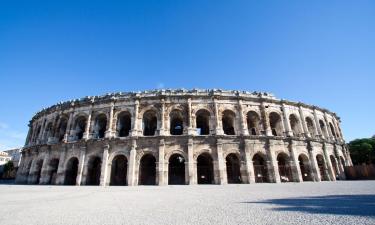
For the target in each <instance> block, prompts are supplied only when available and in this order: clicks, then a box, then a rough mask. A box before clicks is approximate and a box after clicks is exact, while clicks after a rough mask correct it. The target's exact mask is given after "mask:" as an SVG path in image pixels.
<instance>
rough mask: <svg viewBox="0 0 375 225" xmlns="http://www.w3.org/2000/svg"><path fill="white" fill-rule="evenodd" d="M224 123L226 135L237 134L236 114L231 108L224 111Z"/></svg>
mask: <svg viewBox="0 0 375 225" xmlns="http://www.w3.org/2000/svg"><path fill="white" fill-rule="evenodd" d="M221 121H222V125H223V131H224V134H225V135H236V131H235V123H236V114H235V112H233V111H232V110H230V109H226V110H224V111H223V113H222V118H221Z"/></svg>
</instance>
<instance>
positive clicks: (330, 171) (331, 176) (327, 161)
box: [323, 144, 336, 181]
mask: <svg viewBox="0 0 375 225" xmlns="http://www.w3.org/2000/svg"><path fill="white" fill-rule="evenodd" d="M323 152H324V161H325V164H326V167H327V168H324V169H326V170H328V175H329V180H330V181H336V176H335V172H334V171H333V166H332V163H331V158H330V157H329V155H328V152H327V146H326V144H323Z"/></svg>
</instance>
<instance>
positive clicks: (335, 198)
mask: <svg viewBox="0 0 375 225" xmlns="http://www.w3.org/2000/svg"><path fill="white" fill-rule="evenodd" d="M245 203H251V204H273V205H277V208H274V209H272V210H275V211H295V212H305V213H312V214H334V215H351V216H366V217H368V216H371V217H375V195H328V196H317V197H301V198H284V199H271V200H265V201H258V202H245Z"/></svg>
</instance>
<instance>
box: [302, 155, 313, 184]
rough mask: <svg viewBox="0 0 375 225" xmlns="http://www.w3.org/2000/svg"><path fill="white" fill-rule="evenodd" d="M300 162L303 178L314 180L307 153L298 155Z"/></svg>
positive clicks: (304, 179)
mask: <svg viewBox="0 0 375 225" xmlns="http://www.w3.org/2000/svg"><path fill="white" fill-rule="evenodd" d="M298 162H299V168H300V170H301V175H302V180H303V181H313V178H312V176H311V169H310V162H309V158H308V157H307V156H306V155H303V154H301V155H300V156H299V157H298Z"/></svg>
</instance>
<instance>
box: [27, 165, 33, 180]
mask: <svg viewBox="0 0 375 225" xmlns="http://www.w3.org/2000/svg"><path fill="white" fill-rule="evenodd" d="M32 162H33V161H30V162H29V164H27V167H26V172H25V175H26V177H27V179H26V181H27V180H28V179H29V175H30V169H31V165H32Z"/></svg>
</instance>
